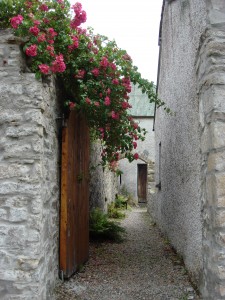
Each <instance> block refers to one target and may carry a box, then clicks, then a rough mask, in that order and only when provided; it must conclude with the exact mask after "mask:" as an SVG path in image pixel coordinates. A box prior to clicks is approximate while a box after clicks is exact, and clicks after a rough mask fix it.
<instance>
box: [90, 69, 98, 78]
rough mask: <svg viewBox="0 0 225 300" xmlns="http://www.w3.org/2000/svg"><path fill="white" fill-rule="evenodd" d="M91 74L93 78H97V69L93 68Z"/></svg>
mask: <svg viewBox="0 0 225 300" xmlns="http://www.w3.org/2000/svg"><path fill="white" fill-rule="evenodd" d="M91 73H92V74H93V75H94V76H95V77H98V75H99V69H97V68H95V69H93V70H92V71H91Z"/></svg>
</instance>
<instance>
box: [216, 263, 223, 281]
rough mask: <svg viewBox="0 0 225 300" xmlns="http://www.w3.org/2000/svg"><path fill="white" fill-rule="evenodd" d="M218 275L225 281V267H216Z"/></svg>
mask: <svg viewBox="0 0 225 300" xmlns="http://www.w3.org/2000/svg"><path fill="white" fill-rule="evenodd" d="M216 275H217V277H218V278H219V279H220V280H225V266H223V265H218V266H217V267H216Z"/></svg>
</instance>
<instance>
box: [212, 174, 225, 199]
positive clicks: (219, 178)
mask: <svg viewBox="0 0 225 300" xmlns="http://www.w3.org/2000/svg"><path fill="white" fill-rule="evenodd" d="M214 176H215V189H216V195H217V197H221V196H225V173H216V174H215V175H214Z"/></svg>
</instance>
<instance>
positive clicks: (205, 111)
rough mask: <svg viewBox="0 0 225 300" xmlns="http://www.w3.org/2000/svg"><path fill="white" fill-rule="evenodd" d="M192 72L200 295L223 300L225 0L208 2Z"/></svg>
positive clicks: (224, 289)
mask: <svg viewBox="0 0 225 300" xmlns="http://www.w3.org/2000/svg"><path fill="white" fill-rule="evenodd" d="M206 4H207V11H208V18H207V22H208V24H207V28H206V31H205V32H204V34H203V35H202V38H201V42H200V47H199V53H198V59H197V63H196V71H197V76H198V77H197V78H198V90H197V92H198V94H199V113H200V128H201V153H202V160H201V178H202V182H201V201H202V206H203V207H202V209H203V222H204V223H203V225H204V230H203V267H204V268H203V287H202V294H203V298H204V299H225V1H223V0H207V1H206Z"/></svg>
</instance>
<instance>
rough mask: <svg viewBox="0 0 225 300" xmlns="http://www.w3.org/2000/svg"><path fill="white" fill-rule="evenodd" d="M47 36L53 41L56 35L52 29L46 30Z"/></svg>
mask: <svg viewBox="0 0 225 300" xmlns="http://www.w3.org/2000/svg"><path fill="white" fill-rule="evenodd" d="M48 34H49V36H50V38H51V39H53V38H54V37H55V36H56V35H58V33H57V32H56V31H55V30H54V28H48Z"/></svg>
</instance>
